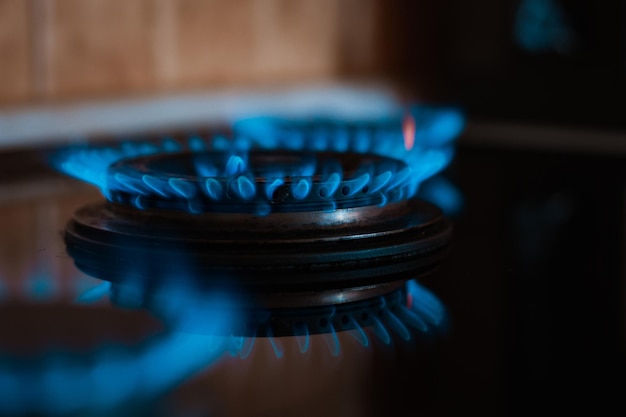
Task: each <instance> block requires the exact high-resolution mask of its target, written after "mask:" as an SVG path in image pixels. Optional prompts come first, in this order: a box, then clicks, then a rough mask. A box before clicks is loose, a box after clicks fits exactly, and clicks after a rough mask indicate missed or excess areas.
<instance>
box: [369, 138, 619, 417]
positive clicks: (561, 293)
mask: <svg viewBox="0 0 626 417" xmlns="http://www.w3.org/2000/svg"><path fill="white" fill-rule="evenodd" d="M625 162H626V161H625V160H624V158H623V157H621V158H620V157H618V156H611V155H594V156H591V155H583V154H565V153H556V152H553V153H548V152H538V151H528V150H496V149H489V148H474V147H463V146H461V147H460V149H459V151H458V153H457V157H456V160H455V162H454V163H453V165H452V167H451V168H450V169H449V171H448V173H447V174H448V176H449V177H450V178H451V179H452V180H453V181H454V182H455V183H456V184H457V185H458V186H459V187H460V189H461V190H462V192H463V195H464V199H465V205H464V208H463V211H462V213H461V214H459V215H458V216H456V217H455V218H454V238H453V245H452V249H451V252H450V254H449V257H448V259H447V261H446V262H445V263H444V265H443V266H442V267H441V270H440V274H439V276H437V277H436V279H433V280H432V282H429V283H428V285H429V286H430V288H431V289H433V290H434V292H435V293H437V294H438V295H439V296H440V297H441V298H442V300H443V301H444V303H445V304H446V305H447V307H448V309H449V313H450V317H451V325H450V329H449V334H448V336H447V337H446V338H445V339H444V340H443V341H441V342H439V343H438V345H437V346H436V347H433V348H432V349H431V350H429V353H428V354H426V355H425V356H427V357H428V359H425V358H424V359H423V360H422V361H421V362H420V363H421V364H422V365H421V366H422V368H421V369H424V368H426V369H428V372H422V376H423V380H422V386H421V387H420V388H419V389H418V388H417V387H415V386H414V385H413V386H412V385H411V384H410V383H409V382H408V381H411V380H414V379H415V375H419V370H418V369H417V366H416V368H415V369H411V371H407V372H406V373H405V370H404V369H403V370H402V371H399V372H400V373H401V374H402V375H403V377H402V378H400V379H401V380H402V382H400V383H398V385H397V386H398V387H400V388H398V391H399V392H395V391H394V392H392V393H391V394H389V395H390V396H391V397H393V398H394V400H393V401H385V403H386V404H385V405H382V404H381V405H380V410H379V412H380V413H381V415H382V413H384V411H383V410H384V408H385V407H387V406H388V405H389V404H395V405H397V407H396V408H395V409H394V411H395V412H396V414H397V415H402V413H403V411H410V410H411V408H404V407H406V402H405V403H404V404H405V405H402V406H400V404H402V400H401V398H402V397H404V398H417V397H419V398H424V399H425V400H424V401H423V402H422V407H423V410H420V411H418V410H417V408H419V407H415V408H412V409H413V410H414V411H415V413H414V414H415V415H418V414H421V415H424V414H426V415H466V414H467V413H468V412H471V413H476V414H481V415H520V416H521V415H529V414H535V413H540V414H541V415H543V414H552V413H557V414H564V413H568V412H574V411H577V410H579V409H581V408H582V407H585V408H587V407H588V408H589V409H590V410H594V412H595V413H599V414H609V413H613V412H614V411H612V410H622V412H623V411H624V405H623V401H622V398H623V392H624V387H625V386H626V345H625V343H624V341H625V336H626V304H625V302H624V297H625V295H626V286H625V285H624V284H625V282H626V275H625V268H624V266H625V262H626V261H625V259H626V258H625V256H624V254H625V249H626V247H625V238H626V235H625V218H626V211H625V205H624V202H625V195H626V194H625V191H626V188H625V182H624V179H625V178H626V175H625V173H626V164H625ZM407 355H410V354H408V353H407ZM408 362H410V361H408ZM408 362H407V363H408ZM424 363H427V364H428V365H424ZM400 368H401V367H399V369H400ZM381 372H383V373H385V371H381ZM418 378H419V377H418ZM409 387H410V388H409ZM425 393H427V394H425ZM426 398H428V399H429V400H426Z"/></svg>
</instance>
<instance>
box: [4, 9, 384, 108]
mask: <svg viewBox="0 0 626 417" xmlns="http://www.w3.org/2000/svg"><path fill="white" fill-rule="evenodd" d="M382 4H384V2H381V1H380V0H0V105H5V106H6V105H16V104H17V105H20V104H29V103H33V102H49V101H52V102H56V101H65V100H72V99H75V98H93V97H97V98H99V97H108V96H116V95H129V94H146V93H153V92H163V91H171V90H188V89H193V88H203V87H214V86H223V85H233V84H236V85H256V84H268V83H269V84H272V83H285V82H290V81H319V80H327V79H335V78H338V77H341V76H344V75H349V76H353V75H355V76H357V77H361V76H369V75H372V74H373V73H375V69H376V68H375V67H376V63H375V61H376V55H377V52H376V51H377V50H379V49H380V48H374V46H375V44H376V42H375V41H374V39H375V38H376V37H377V35H376V30H377V28H378V27H379V25H377V24H376V19H377V16H378V12H377V10H378V9H379V8H380V7H381V5H382Z"/></svg>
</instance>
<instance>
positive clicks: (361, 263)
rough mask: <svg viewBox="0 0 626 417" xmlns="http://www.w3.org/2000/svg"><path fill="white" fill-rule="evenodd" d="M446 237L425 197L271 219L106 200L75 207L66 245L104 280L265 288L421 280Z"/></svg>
mask: <svg viewBox="0 0 626 417" xmlns="http://www.w3.org/2000/svg"><path fill="white" fill-rule="evenodd" d="M450 233H451V226H450V223H449V222H448V221H447V220H446V219H445V218H444V217H443V215H442V213H441V211H440V210H439V209H438V208H436V207H435V206H433V205H431V204H429V203H426V202H423V201H419V200H404V201H401V202H398V203H392V204H388V205H386V206H384V207H377V206H366V207H360V208H350V209H338V210H335V211H334V212H292V213H271V214H269V215H266V216H257V215H251V214H241V213H239V214H238V213H219V214H216V213H205V214H198V215H194V214H188V213H181V212H172V211H164V210H142V211H139V210H135V209H132V208H130V207H124V206H120V205H117V204H112V203H104V204H102V203H101V204H94V205H90V206H86V207H83V208H82V209H79V210H78V211H77V212H76V214H75V216H74V218H73V219H72V220H71V221H70V223H69V224H68V227H67V229H66V233H65V242H66V245H67V250H68V253H69V254H70V256H72V258H74V262H75V263H76V265H77V266H78V267H79V268H80V269H81V270H83V272H85V273H87V274H89V275H92V276H95V277H97V278H100V279H104V280H108V281H112V282H120V281H128V280H134V281H135V282H144V283H146V284H147V285H148V284H150V283H152V284H154V283H159V282H164V281H167V280H168V279H171V277H172V276H180V275H184V276H185V277H186V278H188V279H190V280H192V281H193V282H194V283H199V284H200V285H201V286H206V287H220V286H221V287H223V286H233V287H236V288H237V289H238V290H242V291H244V292H254V293H259V292H261V293H262V292H276V291H278V292H280V291H302V290H306V291H308V290H313V291H319V290H326V289H329V290H336V289H341V288H354V287H359V286H367V285H379V284H382V283H387V282H392V281H397V280H406V279H409V278H416V277H417V276H419V275H422V274H426V273H429V272H431V271H432V270H433V269H435V268H436V267H437V265H438V264H439V262H440V261H441V259H442V258H443V255H444V252H445V249H446V247H447V242H448V240H449V237H450ZM138 264H140V265H141V267H139V266H138ZM181 265H182V267H181ZM181 279H182V278H181Z"/></svg>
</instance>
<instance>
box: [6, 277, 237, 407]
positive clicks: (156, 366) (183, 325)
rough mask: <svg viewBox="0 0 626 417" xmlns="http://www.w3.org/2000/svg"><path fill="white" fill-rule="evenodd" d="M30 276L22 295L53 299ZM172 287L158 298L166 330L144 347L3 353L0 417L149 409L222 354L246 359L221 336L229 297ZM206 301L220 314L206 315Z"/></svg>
mask: <svg viewBox="0 0 626 417" xmlns="http://www.w3.org/2000/svg"><path fill="white" fill-rule="evenodd" d="M35 278H36V279H30V278H29V280H27V281H28V282H37V285H35V286H32V285H29V286H27V287H26V288H24V289H25V290H26V291H27V293H26V295H27V296H29V297H30V298H32V299H34V300H42V299H43V298H42V297H44V298H45V299H46V300H48V299H51V298H54V297H55V293H54V292H50V291H44V292H43V293H41V292H40V291H39V288H38V287H39V286H41V285H43V287H45V288H51V287H54V282H55V280H54V279H53V278H52V277H50V276H45V275H43V274H35ZM182 281H183V282H184V280H182ZM41 282H45V284H41ZM177 282H178V284H177V285H176V286H172V287H170V288H167V289H166V288H163V289H162V290H161V291H166V292H167V294H164V293H160V294H159V297H160V300H162V301H161V302H160V303H159V306H160V311H161V312H163V313H166V314H167V318H168V323H169V324H170V326H171V328H170V329H168V330H167V331H165V332H164V333H162V334H160V335H157V336H156V337H153V338H152V339H151V340H148V341H145V342H144V343H142V344H141V345H138V346H133V347H131V348H125V347H123V346H120V345H102V346H100V347H98V348H96V349H95V350H91V351H82V352H77V351H74V350H72V351H69V350H68V351H64V350H63V349H61V348H54V349H53V348H47V347H45V346H44V347H43V350H42V351H41V352H40V353H38V354H37V355H36V356H28V355H26V354H22V355H19V356H15V355H14V354H9V355H7V353H6V352H1V353H0V415H33V414H36V415H68V414H72V415H91V413H96V414H98V415H106V414H108V413H115V414H116V415H120V413H122V412H123V411H124V409H125V407H127V406H131V407H132V406H133V404H139V405H140V406H141V405H142V404H143V405H145V404H150V403H151V402H152V401H154V400H155V399H156V398H158V397H159V396H160V395H162V394H164V393H165V392H167V391H168V390H169V389H171V388H173V387H174V386H176V385H177V384H178V383H180V382H182V381H183V380H185V379H187V378H188V377H189V376H191V375H193V374H194V373H196V372H199V371H201V370H203V369H206V368H207V367H208V366H210V365H211V364H212V363H214V362H215V361H216V360H218V359H219V358H220V357H221V356H222V355H223V353H224V352H226V351H229V350H230V351H236V352H239V350H241V351H242V353H245V352H243V349H244V348H246V345H245V344H240V345H237V346H235V344H234V339H232V338H227V337H225V336H223V335H224V334H227V332H228V329H230V328H231V326H232V319H233V317H234V316H233V315H231V314H229V312H232V311H235V308H234V302H233V301H231V300H232V297H228V296H225V295H224V294H222V293H215V294H213V295H212V296H211V297H205V296H203V297H202V299H198V297H196V293H195V292H193V291H191V290H190V289H189V288H185V287H184V286H182V285H179V284H180V282H181V280H177ZM109 290H111V285H110V284H109V283H103V284H101V285H98V286H95V287H91V288H89V289H87V290H85V291H84V292H83V293H82V294H81V295H79V296H78V300H77V301H78V302H79V303H93V302H96V301H98V300H101V299H102V297H104V296H105V295H107V294H108V292H109ZM206 303H208V304H209V305H211V306H212V308H217V309H218V310H219V311H220V314H211V315H209V314H203V312H204V311H205V310H206V309H207V306H206ZM181 306H184V308H182V307H181ZM213 311H214V310H212V309H211V312H213ZM196 314H200V315H201V316H202V320H200V319H199V318H198V316H197V315H196ZM198 329H199V330H201V331H189V330H198ZM210 346H217V348H215V349H210ZM247 348H248V349H249V348H250V346H247ZM247 354H249V351H248V352H247ZM131 409H132V408H131Z"/></svg>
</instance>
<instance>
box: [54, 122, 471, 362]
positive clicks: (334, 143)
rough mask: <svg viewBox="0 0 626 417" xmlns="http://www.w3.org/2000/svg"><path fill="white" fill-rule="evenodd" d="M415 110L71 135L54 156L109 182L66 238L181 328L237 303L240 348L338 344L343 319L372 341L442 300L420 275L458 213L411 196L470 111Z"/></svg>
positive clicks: (114, 281)
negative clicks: (134, 134) (105, 142)
mask: <svg viewBox="0 0 626 417" xmlns="http://www.w3.org/2000/svg"><path fill="white" fill-rule="evenodd" d="M420 115H421V116H423V117H417V116H418V115H416V114H415V112H414V111H413V110H412V113H411V114H409V116H407V117H408V119H410V120H409V121H412V123H408V124H407V126H408V127H409V129H405V130H404V131H403V129H402V126H403V122H402V118H400V119H399V120H395V119H394V120H392V121H387V122H385V123H360V122H354V123H342V122H339V121H335V122H333V123H330V124H325V123H320V121H314V122H313V123H304V124H303V123H301V122H298V121H284V120H280V119H272V118H265V119H264V118H261V119H254V120H252V121H241V122H238V123H236V124H235V125H234V126H233V131H232V132H231V133H230V134H229V136H227V137H225V136H219V135H216V136H202V137H199V136H192V137H188V138H184V137H180V136H177V137H176V139H171V138H165V139H150V138H144V139H142V140H139V141H134V142H124V143H121V144H117V145H114V146H95V147H82V148H80V147H73V148H68V149H65V150H62V151H61V152H59V153H58V154H57V155H56V158H55V164H56V166H57V167H58V168H59V169H60V170H62V171H63V172H65V173H68V174H70V175H73V176H75V177H78V178H80V179H82V180H84V181H87V182H90V183H92V184H95V185H97V186H98V187H99V188H100V189H101V190H102V192H103V194H104V195H105V197H106V198H107V201H106V202H103V203H99V204H93V205H90V206H87V207H83V208H81V209H79V210H78V211H77V212H76V214H75V216H74V218H73V219H72V220H71V221H70V223H69V224H68V226H67V229H66V233H65V241H66V244H67V250H68V253H69V254H70V255H71V256H72V258H74V261H75V263H76V265H77V267H78V268H79V269H81V270H82V271H83V272H85V273H87V274H88V275H91V276H94V277H97V278H100V279H102V280H105V281H107V282H109V285H108V288H109V289H110V297H111V299H112V300H113V301H114V302H115V303H117V304H120V305H124V306H143V307H148V308H150V309H151V310H152V311H154V312H156V313H157V314H159V315H160V316H162V317H163V318H164V319H167V320H171V322H173V326H174V328H176V329H185V328H192V330H193V331H198V330H201V331H203V332H207V333H210V332H211V330H210V329H207V328H206V326H205V323H211V322H212V319H211V317H220V316H223V315H226V316H228V317H229V318H230V319H231V326H230V327H229V329H228V330H227V331H226V332H225V334H222V335H221V336H223V337H226V338H228V337H231V338H233V340H231V342H230V345H231V346H239V348H238V349H239V350H240V351H241V352H249V350H248V348H247V347H246V346H248V347H249V346H250V343H251V342H248V345H246V344H245V343H243V342H242V340H243V339H245V340H248V341H250V340H252V341H254V339H255V337H257V336H261V337H264V338H266V339H267V340H269V341H270V343H272V346H275V345H276V340H277V339H276V337H279V336H297V337H298V338H299V340H300V339H302V340H303V342H302V343H301V344H300V346H301V350H302V351H306V349H307V346H308V338H309V335H313V334H322V335H323V336H324V337H326V338H328V337H330V339H331V340H333V341H334V342H332V343H331V344H330V345H333V346H335V347H334V348H331V351H332V352H333V354H335V353H338V350H339V349H338V346H337V343H338V342H337V340H338V338H337V337H336V332H338V331H346V332H347V333H348V334H352V335H356V338H357V340H358V341H360V342H361V343H363V344H364V345H367V344H368V343H369V342H368V337H367V336H366V334H367V333H371V332H373V333H374V334H375V335H376V336H377V337H378V338H379V339H381V340H382V341H384V342H385V343H389V341H390V332H389V329H393V330H394V331H395V333H397V334H399V335H400V336H401V337H402V338H404V339H407V338H410V337H411V332H409V328H411V327H413V328H415V329H417V330H419V331H422V332H427V331H430V330H433V329H436V328H439V327H440V326H441V321H442V319H443V317H444V310H443V307H442V306H441V303H440V302H439V301H438V300H437V299H436V297H434V296H433V295H432V294H430V293H429V292H428V291H427V290H426V289H424V288H423V287H421V286H420V285H419V284H418V283H417V281H416V279H421V278H422V277H424V276H426V275H428V274H430V273H432V272H433V271H434V270H435V269H436V268H437V266H438V264H439V263H440V261H441V260H442V258H443V256H444V253H445V251H446V247H447V244H448V240H449V238H450V233H451V226H450V223H449V222H448V221H447V220H446V219H445V218H444V217H443V215H442V213H441V211H440V210H439V208H437V207H436V206H434V205H432V204H430V203H427V202H424V201H421V200H418V199H416V198H415V196H416V195H417V192H418V191H419V186H420V184H421V183H422V182H423V181H424V180H426V179H428V178H430V177H432V176H433V175H435V174H436V173H437V172H439V171H440V170H441V169H443V168H444V167H445V166H446V165H447V164H448V163H449V161H450V159H451V157H452V155H453V150H454V147H453V143H452V139H453V138H454V136H456V134H457V133H458V131H459V130H460V129H461V127H462V124H463V120H462V117H461V115H460V114H458V112H454V111H435V110H432V111H430V112H425V113H424V112H421V113H420ZM181 291H182V292H183V293H184V296H180V293H181ZM175 294H179V295H178V296H175ZM216 294H217V295H219V294H222V296H221V297H222V298H223V299H224V300H229V302H228V303H226V304H224V303H221V302H219V299H220V297H217V298H216ZM209 299H210V300H212V301H211V302H208V301H207V300H209ZM174 300H177V301H174ZM216 300H217V301H216ZM209 327H210V326H209ZM367 329H369V330H367ZM366 330H367V331H366ZM275 351H276V353H277V355H279V349H275ZM241 355H242V356H245V355H246V354H245V353H242V354H241Z"/></svg>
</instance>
